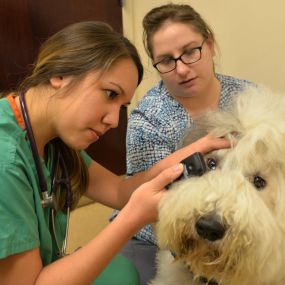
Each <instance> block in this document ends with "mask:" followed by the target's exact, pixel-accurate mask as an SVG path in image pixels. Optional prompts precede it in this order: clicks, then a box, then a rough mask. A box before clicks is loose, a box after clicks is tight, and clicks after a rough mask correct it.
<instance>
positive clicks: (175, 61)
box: [152, 39, 206, 74]
mask: <svg viewBox="0 0 285 285" xmlns="http://www.w3.org/2000/svg"><path fill="white" fill-rule="evenodd" d="M205 42H206V39H204V40H203V41H202V43H201V45H200V46H199V47H195V48H193V49H191V50H192V51H193V50H199V52H200V57H199V58H198V59H197V60H195V61H193V62H185V61H183V59H182V56H183V55H184V54H185V51H184V52H183V53H182V54H181V55H180V56H178V57H176V58H175V57H172V58H170V59H171V60H173V61H174V67H173V68H172V69H171V70H168V71H165V72H161V71H160V70H159V69H158V67H157V65H158V64H160V63H161V62H162V61H164V60H165V58H163V59H162V60H160V61H159V62H156V63H154V64H153V65H152V66H153V67H154V68H155V69H156V70H157V71H158V72H159V73H161V74H164V73H169V72H171V71H173V70H174V69H175V68H176V66H177V61H178V60H181V61H182V62H183V63H184V64H187V65H190V64H193V63H195V62H197V61H199V60H200V59H201V58H202V48H203V45H204V43H205Z"/></svg>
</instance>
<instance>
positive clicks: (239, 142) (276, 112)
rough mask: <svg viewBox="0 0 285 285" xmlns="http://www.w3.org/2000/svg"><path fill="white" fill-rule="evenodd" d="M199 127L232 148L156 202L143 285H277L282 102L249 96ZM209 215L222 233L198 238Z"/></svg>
mask: <svg viewBox="0 0 285 285" xmlns="http://www.w3.org/2000/svg"><path fill="white" fill-rule="evenodd" d="M198 125H199V126H200V127H202V128H206V130H207V131H208V132H210V133H213V134H214V135H217V136H225V137H227V138H229V139H230V140H231V141H233V143H234V147H232V148H230V149H228V150H219V151H215V152H213V153H210V154H209V155H208V156H207V157H211V158H214V159H215V160H216V161H217V164H218V165H217V169H216V170H213V171H209V172H207V173H206V174H204V175H203V176H201V177H195V178H193V177H191V178H189V179H185V180H183V181H180V182H177V183H174V184H173V186H172V187H171V189H170V193H169V195H167V196H166V198H165V199H164V200H163V201H162V202H161V204H160V210H159V222H158V224H157V236H158V243H159V246H160V248H161V250H162V251H161V252H160V253H159V256H158V273H157V276H156V277H155V279H154V280H153V281H152V282H151V283H150V284H151V285H178V284H179V285H184V284H185V285H186V284H188V285H194V284H219V285H269V284H270V285H284V284H285V270H284V268H285V96H283V95H279V94H274V93H273V92H271V91H270V90H267V89H265V88H264V89H249V90H248V91H247V92H245V93H243V94H240V95H238V96H237V99H236V101H235V102H234V104H233V107H232V109H231V110H230V111H228V112H211V113H209V114H208V115H206V116H205V117H204V118H203V119H202V120H201V121H200V122H198ZM189 135H190V136H191V132H190V133H189ZM207 157H206V158H205V159H206V160H207ZM260 178H261V179H262V181H265V184H264V185H261V186H260V185H259V184H258V181H260ZM208 216H210V217H217V218H218V220H219V221H220V223H221V224H222V225H223V227H224V228H225V233H224V236H223V237H222V238H219V239H216V240H213V241H211V240H209V239H206V238H204V237H201V236H200V235H199V234H198V232H197V221H198V220H199V219H201V217H208ZM163 250H166V251H165V252H164V251H163ZM170 252H172V253H174V254H173V255H174V256H175V258H174V257H173V256H172V255H171V254H170ZM201 278H202V279H201ZM207 280H208V281H207ZM203 282H204V283H203ZM207 282H208V283H207ZM211 282H212V283H211ZM215 282H216V283H215Z"/></svg>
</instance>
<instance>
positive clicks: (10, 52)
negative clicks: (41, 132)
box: [0, 0, 127, 174]
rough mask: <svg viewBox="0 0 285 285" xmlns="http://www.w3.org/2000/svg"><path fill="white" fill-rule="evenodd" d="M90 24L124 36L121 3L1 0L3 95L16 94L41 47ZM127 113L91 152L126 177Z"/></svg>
mask: <svg viewBox="0 0 285 285" xmlns="http://www.w3.org/2000/svg"><path fill="white" fill-rule="evenodd" d="M87 20H97V21H105V22H107V23H109V24H110V25H111V26H112V27H113V28H114V29H115V30H117V31H118V32H122V9H121V1H118V0H108V1H106V0H84V1H82V0H21V1H14V0H12V1H11V0H0V91H4V90H13V89H14V88H15V87H16V86H17V84H18V83H19V82H21V80H22V79H23V78H24V77H25V76H26V75H27V74H28V73H29V72H30V71H31V66H32V63H33V62H34V60H35V58H36V55H37V53H38V49H39V46H40V44H41V43H42V42H43V41H44V40H45V39H46V38H47V37H49V36H50V35H52V34H53V33H55V32H56V31H58V30H60V29H61V28H63V27H64V26H66V25H68V24H71V23H74V22H78V21H87ZM126 125H127V112H126V110H123V111H122V113H121V116H120V123H119V127H118V128H117V129H113V130H110V131H109V132H108V133H107V134H106V135H105V136H104V137H102V138H101V139H100V141H98V142H96V143H95V144H93V145H91V146H90V147H89V148H88V149H87V152H88V153H89V154H90V155H91V156H92V157H93V158H94V159H95V160H96V161H98V162H99V163H101V164H102V165H104V166H105V167H107V168H108V169H110V170H111V171H113V172H115V173H117V174H124V173H125V155H126V152H125V136H126Z"/></svg>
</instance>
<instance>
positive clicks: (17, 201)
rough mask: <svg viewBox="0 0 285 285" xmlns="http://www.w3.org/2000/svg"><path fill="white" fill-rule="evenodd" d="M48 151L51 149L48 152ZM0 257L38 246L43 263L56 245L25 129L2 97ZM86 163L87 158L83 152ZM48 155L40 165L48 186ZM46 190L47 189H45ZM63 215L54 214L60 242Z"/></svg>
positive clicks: (54, 256)
mask: <svg viewBox="0 0 285 285" xmlns="http://www.w3.org/2000/svg"><path fill="white" fill-rule="evenodd" d="M51 153H52V152H51ZM0 154H1V156H0V225H1V227H0V259H1V258H5V257H7V256H10V255H13V254H16V253H21V252H24V251H27V250H31V249H33V248H37V247H39V249H40V254H41V258H42V262H43V265H47V264H49V263H51V262H52V261H54V260H56V259H57V258H58V257H57V247H56V244H55V242H54V240H53V237H52V235H51V232H52V231H50V230H49V229H50V226H51V225H50V224H51V222H50V209H48V208H45V209H43V208H42V205H41V194H40V193H41V191H40V186H39V182H38V176H37V171H36V167H35V163H34V160H33V156H32V152H31V149H30V145H29V142H28V140H27V139H26V131H25V130H23V129H22V128H21V126H20V125H19V123H18V122H17V120H16V118H15V115H14V112H13V110H12V108H11V105H10V104H9V102H8V100H7V99H6V98H3V99H0ZM84 159H85V160H86V162H87V164H89V163H90V161H91V159H90V158H89V157H88V156H87V154H84ZM52 161H53V157H52V155H49V160H48V162H47V164H45V162H44V160H43V159H41V166H42V169H43V173H44V176H45V179H46V181H47V185H48V187H50V185H51V177H50V173H51V168H52ZM49 192H50V189H49ZM65 226H66V215H65V213H63V212H59V213H58V214H57V217H56V232H57V237H58V239H59V241H60V242H61V243H62V241H63V238H64V233H65Z"/></svg>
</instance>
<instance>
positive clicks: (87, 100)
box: [0, 22, 229, 285]
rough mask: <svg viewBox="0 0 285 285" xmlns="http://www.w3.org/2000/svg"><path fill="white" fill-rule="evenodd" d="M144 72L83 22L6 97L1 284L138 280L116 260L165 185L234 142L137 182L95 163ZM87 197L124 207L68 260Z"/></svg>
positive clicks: (0, 163) (45, 48) (1, 141)
mask: <svg viewBox="0 0 285 285" xmlns="http://www.w3.org/2000/svg"><path fill="white" fill-rule="evenodd" d="M142 75H143V68H142V64H141V61H140V58H139V55H138V53H137V51H136V49H135V47H134V46H133V45H132V44H131V43H130V42H129V41H128V40H127V39H126V38H125V37H123V36H122V35H121V34H119V33H116V32H114V31H113V30H112V29H111V28H110V27H109V26H108V25H107V24H104V23H101V22H81V23H76V24H73V25H70V26H68V27H66V28H64V29H63V30H61V31H59V32H58V33H56V34H55V35H53V36H52V37H51V38H50V39H48V40H47V41H46V42H45V43H44V44H43V45H42V47H41V49H40V53H39V55H38V58H37V61H36V63H35V65H34V69H33V72H32V74H31V75H30V76H29V77H27V78H26V79H25V80H24V81H23V83H22V84H21V85H20V87H19V89H17V90H15V91H14V92H11V93H9V94H5V95H6V96H5V97H4V96H3V98H2V99H0V284H1V285H8V284H52V285H56V284H60V285H64V284H68V285H72V284H91V283H92V282H93V281H94V280H95V279H96V281H95V283H94V284H96V285H99V284H102V285H109V284H110V285H111V284H112V285H113V284H116V285H136V284H139V280H138V274H137V271H136V269H135V267H134V266H133V265H132V264H131V263H130V262H129V261H128V260H127V259H126V258H124V257H122V256H121V255H116V254H117V253H118V252H119V250H120V249H121V248H122V246H123V245H124V244H125V243H126V242H127V240H128V239H129V238H131V237H132V236H133V235H134V234H135V233H136V232H137V231H138V230H139V229H140V228H141V227H142V226H144V225H145V224H148V223H151V222H154V221H155V220H156V218H157V205H158V203H159V201H160V199H161V198H162V197H163V195H165V194H166V192H165V189H164V187H165V186H166V185H168V184H169V183H171V182H172V181H173V180H175V179H176V178H177V177H178V176H179V175H180V174H181V172H182V166H181V165H180V164H179V161H181V160H182V159H183V158H185V157H186V156H188V155H189V154H191V153H193V152H194V151H197V150H198V151H201V152H207V151H210V150H211V149H215V148H220V147H228V146H229V143H228V142H227V141H224V140H222V139H214V138H210V137H208V138H207V139H206V140H203V141H202V142H201V143H202V144H199V145H198V144H195V143H194V144H193V145H191V146H190V147H186V148H184V149H181V150H180V151H178V152H177V153H176V154H173V155H170V156H169V157H168V158H166V159H165V160H164V161H161V162H160V163H158V164H157V165H156V166H154V167H152V168H150V169H149V170H148V171H145V172H142V173H140V174H138V175H135V176H134V177H133V178H131V179H124V178H123V177H119V176H117V175H115V174H113V173H111V172H110V171H108V170H107V169H105V168H104V167H102V166H100V165H99V164H98V163H96V162H95V161H93V160H92V159H91V158H90V157H89V156H88V155H87V154H86V153H85V152H84V151H83V150H84V149H86V148H87V147H88V146H89V145H90V144H91V143H94V142H96V141H97V140H99V139H100V137H101V136H102V135H104V134H105V133H106V132H107V131H108V130H109V129H110V128H116V127H117V125H118V120H119V113H120V108H122V107H124V106H126V105H128V104H129V102H130V101H131V99H132V96H133V94H134V92H135V89H136V87H137V85H138V84H139V83H140V81H141V79H142ZM171 166H172V167H171ZM167 167H168V168H167ZM144 182H146V183H145V184H143V185H141V184H142V183H144ZM140 185H141V186H140ZM135 189H137V190H136V191H135V192H134V194H133V195H132V193H133V191H134V190H135ZM82 195H86V196H87V197H89V198H91V199H93V200H95V201H97V202H100V203H102V204H104V205H107V206H109V207H112V208H115V209H122V210H121V212H120V214H119V215H118V217H117V218H116V220H115V221H113V222H112V223H111V224H110V225H108V226H107V227H106V229H105V230H103V231H102V232H101V233H100V234H99V235H97V236H96V237H95V238H94V239H93V240H91V241H90V242H89V243H88V244H87V245H84V246H82V248H80V249H78V250H77V251H75V252H74V253H71V254H69V255H66V238H67V233H68V216H69V212H70V210H72V209H74V208H75V207H76V205H77V202H78V200H79V198H80V197H81V196H82ZM96 220H97V217H94V223H96ZM108 263H110V264H109V266H107V265H108ZM105 267H106V269H105V270H104V268H105Z"/></svg>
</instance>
